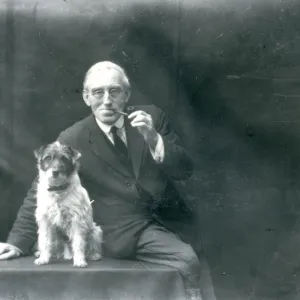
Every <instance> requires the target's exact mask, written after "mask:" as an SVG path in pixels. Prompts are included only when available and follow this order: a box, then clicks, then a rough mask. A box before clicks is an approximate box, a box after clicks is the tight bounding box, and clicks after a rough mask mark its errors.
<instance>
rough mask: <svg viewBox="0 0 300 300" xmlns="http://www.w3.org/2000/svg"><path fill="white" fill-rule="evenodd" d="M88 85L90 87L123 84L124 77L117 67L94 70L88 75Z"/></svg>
mask: <svg viewBox="0 0 300 300" xmlns="http://www.w3.org/2000/svg"><path fill="white" fill-rule="evenodd" d="M86 85H87V86H88V87H89V88H95V87H101V86H103V87H105V86H110V85H122V77H121V74H120V72H119V71H117V70H115V69H101V70H93V71H92V72H91V73H90V74H89V75H88V77H87V81H86Z"/></svg>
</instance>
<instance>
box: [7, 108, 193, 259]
mask: <svg viewBox="0 0 300 300" xmlns="http://www.w3.org/2000/svg"><path fill="white" fill-rule="evenodd" d="M128 109H129V110H131V112H132V110H133V109H134V110H144V111H146V112H147V113H149V114H151V116H152V118H153V122H154V126H155V128H156V130H157V132H159V133H160V135H161V136H162V139H163V142H164V148H165V157H164V161H163V162H162V163H157V162H155V161H154V159H153V157H152V155H151V153H150V150H149V146H148V145H146V143H145V142H144V139H143V137H142V136H141V134H140V133H139V132H138V131H137V129H136V128H133V127H131V126H130V125H129V124H127V121H126V122H125V126H126V134H127V141H128V149H129V153H130V156H131V161H132V168H131V169H130V168H128V165H126V162H125V161H124V159H122V158H121V156H119V155H117V154H116V153H115V151H114V149H113V147H111V145H109V143H108V141H107V139H106V137H105V135H104V133H103V132H102V131H101V130H100V129H99V127H98V125H97V123H96V121H95V118H94V116H93V115H91V116H89V117H87V118H85V119H83V120H81V121H79V122H77V123H75V124H74V125H73V126H71V127H69V128H68V129H66V130H65V131H63V132H62V133H61V134H60V135H59V137H58V140H59V141H60V142H61V143H65V144H68V145H70V146H72V147H73V148H75V149H77V150H79V151H80V152H81V154H82V156H81V159H80V164H81V167H80V178H81V180H82V184H83V186H84V187H85V188H86V189H87V191H88V193H89V195H90V198H91V199H93V200H94V202H93V211H94V220H95V222H96V223H98V224H100V225H101V226H102V228H103V231H104V254H105V255H107V256H111V257H120V258H121V257H123V258H127V257H131V256H133V255H134V250H135V246H136V242H137V239H138V237H139V234H140V232H141V231H142V230H143V229H144V228H146V227H147V226H148V224H149V223H150V222H152V221H153V216H154V215H155V214H154V213H155V210H156V209H157V207H159V205H160V203H161V202H162V201H166V202H169V198H170V197H172V198H175V197H177V191H176V188H174V185H173V184H172V181H173V180H182V179H186V178H188V177H189V176H190V175H191V173H192V163H191V160H190V158H189V156H188V155H187V153H186V150H185V149H184V147H183V146H182V143H181V142H180V139H179V137H178V136H177V135H176V133H175V132H174V131H173V130H172V129H171V128H170V125H169V123H168V121H167V119H166V116H165V114H164V113H163V112H162V111H161V110H160V109H159V108H157V107H156V106H154V105H147V106H136V107H129V108H128ZM125 119H126V118H125ZM36 184H37V183H36V180H35V181H34V182H33V185H32V187H31V189H30V190H29V192H28V195H27V197H26V198H25V200H24V204H23V205H22V206H21V208H20V210H19V212H18V216H17V219H16V221H15V223H14V226H13V228H12V230H11V232H10V234H9V237H8V242H9V243H11V244H13V245H15V246H17V247H19V248H20V249H21V250H22V251H23V253H24V254H26V253H28V252H29V251H30V248H31V247H32V245H33V244H34V242H35V240H36V234H37V233H36V229H37V228H36V223H35V218H34V211H35V207H36V196H35V191H36ZM170 187H171V188H170ZM175 195H176V196H175ZM174 201H175V200H174ZM157 204H158V205H157Z"/></svg>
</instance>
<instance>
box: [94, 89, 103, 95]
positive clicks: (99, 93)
mask: <svg viewBox="0 0 300 300" xmlns="http://www.w3.org/2000/svg"><path fill="white" fill-rule="evenodd" d="M103 94H104V92H103V91H102V90H99V91H95V92H94V95H96V96H101V95H103Z"/></svg>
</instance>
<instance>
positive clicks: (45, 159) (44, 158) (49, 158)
mask: <svg viewBox="0 0 300 300" xmlns="http://www.w3.org/2000/svg"><path fill="white" fill-rule="evenodd" d="M43 161H44V162H50V161H51V156H50V155H46V156H44V157H43Z"/></svg>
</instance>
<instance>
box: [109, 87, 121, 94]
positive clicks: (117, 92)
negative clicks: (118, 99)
mask: <svg viewBox="0 0 300 300" xmlns="http://www.w3.org/2000/svg"><path fill="white" fill-rule="evenodd" d="M109 93H110V94H111V95H118V94H119V93H120V89H118V88H112V89H110V90H109Z"/></svg>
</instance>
